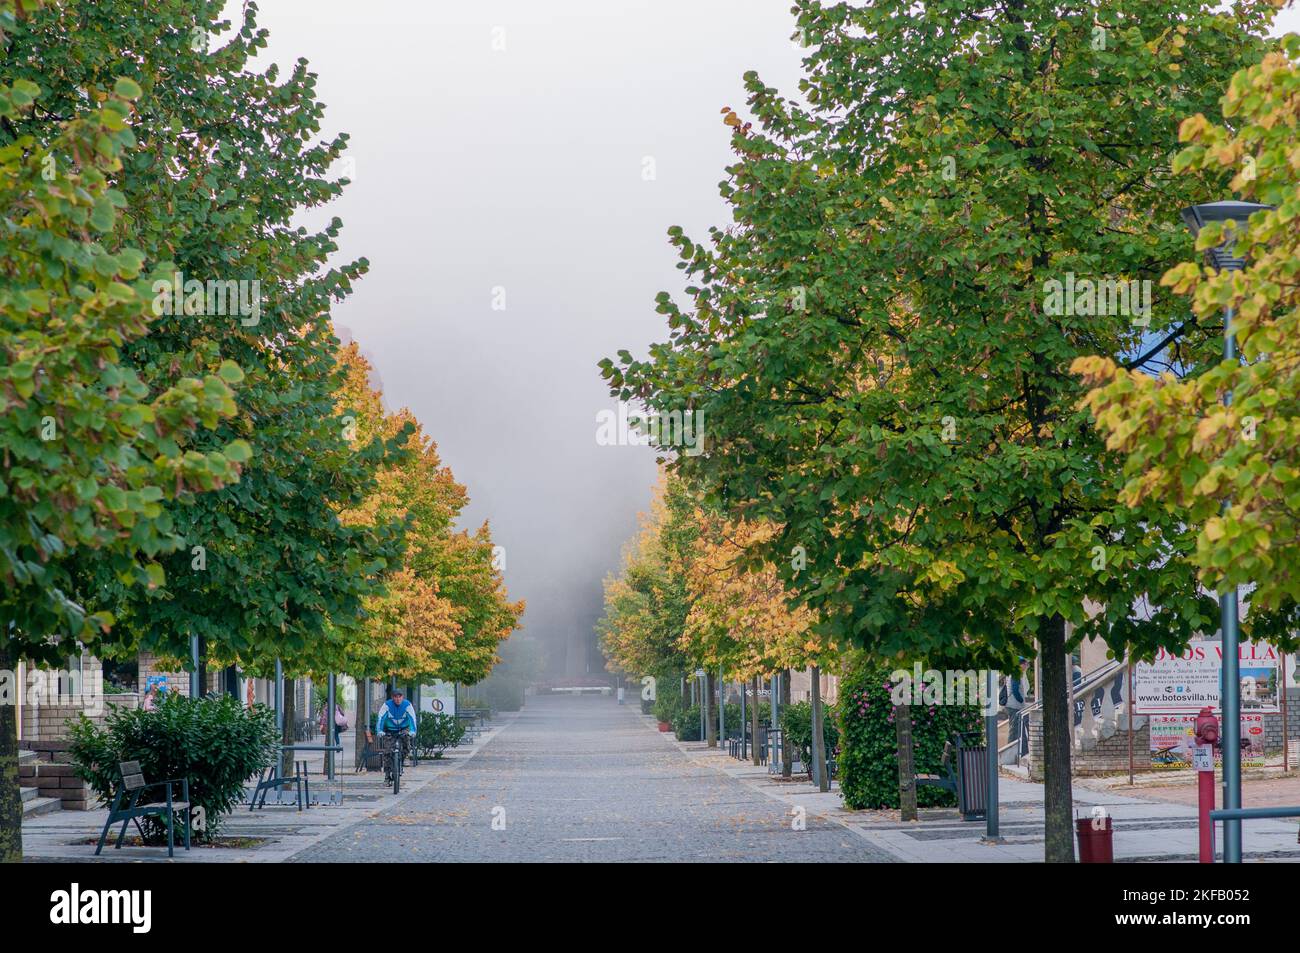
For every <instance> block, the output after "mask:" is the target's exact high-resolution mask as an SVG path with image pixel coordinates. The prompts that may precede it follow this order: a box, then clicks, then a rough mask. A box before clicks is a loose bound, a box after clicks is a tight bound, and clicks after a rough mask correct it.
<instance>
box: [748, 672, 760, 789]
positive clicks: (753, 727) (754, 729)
mask: <svg viewBox="0 0 1300 953" xmlns="http://www.w3.org/2000/svg"><path fill="white" fill-rule="evenodd" d="M749 733H750V735H751V737H752V738H753V739H754V745H753V747H754V750H753V752H752V754H753V756H754V758H753V762H754V767H758V766H759V764H760V763H761V761H760V760H759V751H758V676H757V675H755V676H754V698H753V704H752V705H750V706H749Z"/></svg>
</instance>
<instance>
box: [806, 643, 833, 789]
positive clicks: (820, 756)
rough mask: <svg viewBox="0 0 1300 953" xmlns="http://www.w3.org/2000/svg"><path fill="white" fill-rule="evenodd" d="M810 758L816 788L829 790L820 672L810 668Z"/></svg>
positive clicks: (815, 667)
mask: <svg viewBox="0 0 1300 953" xmlns="http://www.w3.org/2000/svg"><path fill="white" fill-rule="evenodd" d="M810 671H811V672H812V759H813V767H814V768H815V769H816V774H817V789H818V790H819V791H829V790H830V789H831V779H830V778H828V777H827V776H826V732H825V730H824V729H823V728H822V673H821V672H820V671H819V670H818V668H817V666H816V665H814V666H813V667H812V669H810Z"/></svg>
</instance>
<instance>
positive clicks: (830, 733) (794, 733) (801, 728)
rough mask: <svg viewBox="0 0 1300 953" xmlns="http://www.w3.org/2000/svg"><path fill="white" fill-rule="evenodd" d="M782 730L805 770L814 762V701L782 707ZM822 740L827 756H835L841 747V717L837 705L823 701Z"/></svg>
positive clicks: (795, 756)
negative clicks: (836, 713) (839, 717)
mask: <svg viewBox="0 0 1300 953" xmlns="http://www.w3.org/2000/svg"><path fill="white" fill-rule="evenodd" d="M781 731H782V732H784V733H785V736H786V738H787V739H789V741H790V748H791V751H792V755H793V757H794V759H795V760H796V761H802V762H803V766H804V770H805V771H807V770H809V765H810V764H812V702H794V703H793V704H790V705H786V706H785V707H784V708H782V709H781ZM822 740H823V741H824V742H825V744H826V757H827V758H834V757H835V756H836V753H837V752H838V751H839V747H840V729H839V719H838V718H837V717H836V715H835V706H834V705H827V704H826V703H825V702H823V703H822Z"/></svg>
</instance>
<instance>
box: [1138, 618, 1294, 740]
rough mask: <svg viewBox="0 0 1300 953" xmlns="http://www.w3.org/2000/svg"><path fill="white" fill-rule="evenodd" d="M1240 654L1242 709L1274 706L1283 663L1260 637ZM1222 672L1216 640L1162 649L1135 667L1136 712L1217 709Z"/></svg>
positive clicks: (1219, 645) (1220, 648) (1266, 709)
mask: <svg viewBox="0 0 1300 953" xmlns="http://www.w3.org/2000/svg"><path fill="white" fill-rule="evenodd" d="M1238 655H1239V658H1240V663H1239V665H1240V677H1241V708H1242V711H1252V712H1276V711H1278V710H1279V708H1278V703H1279V699H1280V689H1281V666H1280V665H1279V661H1280V654H1279V653H1278V651H1277V649H1276V648H1274V647H1273V646H1272V645H1268V644H1267V643H1264V642H1254V643H1252V642H1244V643H1242V644H1241V645H1240V646H1239V651H1238ZM1222 675H1223V646H1222V643H1221V642H1219V641H1210V640H1206V641H1202V642H1193V643H1191V644H1190V645H1189V646H1188V647H1187V649H1186V650H1185V651H1184V652H1182V653H1180V654H1178V655H1170V654H1169V653H1168V652H1166V651H1164V650H1163V649H1161V650H1160V653H1159V654H1158V655H1157V656H1156V658H1155V660H1154V661H1152V662H1138V663H1136V664H1135V665H1134V666H1133V687H1134V691H1133V701H1134V711H1135V712H1136V713H1137V714H1139V715H1150V714H1157V713H1179V712H1190V713H1192V714H1195V713H1196V712H1198V711H1200V710H1201V709H1202V708H1204V707H1206V706H1207V705H1208V706H1209V707H1210V708H1213V709H1216V710H1217V709H1218V708H1219V693H1220V683H1221V680H1222ZM1153 743H1154V742H1153Z"/></svg>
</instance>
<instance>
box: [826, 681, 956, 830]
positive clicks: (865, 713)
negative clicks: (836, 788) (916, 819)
mask: <svg viewBox="0 0 1300 953" xmlns="http://www.w3.org/2000/svg"><path fill="white" fill-rule="evenodd" d="M910 665H911V661H910V660H909V661H908V663H907V665H901V664H899V665H895V664H890V665H880V664H878V663H873V662H867V661H861V660H860V661H858V662H856V663H854V664H853V665H851V666H850V667H849V668H848V670H847V671H846V672H845V674H844V677H843V679H842V680H841V682H840V693H839V705H838V708H839V727H840V757H839V782H840V790H841V792H842V793H843V795H844V803H845V805H846V806H847V807H850V808H855V809H857V808H888V807H893V808H896V807H898V735H897V727H896V725H895V723H894V704H893V701H892V700H891V699H890V689H891V688H892V687H893V683H892V682H891V681H890V673H891V672H893V671H896V670H897V669H903V668H907V667H908V666H910ZM911 712H912V749H913V752H914V754H913V764H914V766H915V769H916V773H917V774H942V773H943V772H942V770H941V769H940V759H941V758H942V757H943V745H944V742H945V741H946V740H948V739H949V738H950V737H951V736H952V735H954V734H956V733H958V732H965V731H977V730H979V728H980V726H981V724H982V716H981V715H980V710H979V708H978V707H977V706H974V705H932V706H916V705H914V706H912V709H911ZM916 800H917V803H918V804H919V805H920V806H922V807H948V806H955V805H956V803H957V798H956V795H954V794H950V793H949V792H947V791H945V790H943V789H942V788H936V787H931V786H926V787H921V788H917V796H916Z"/></svg>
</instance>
